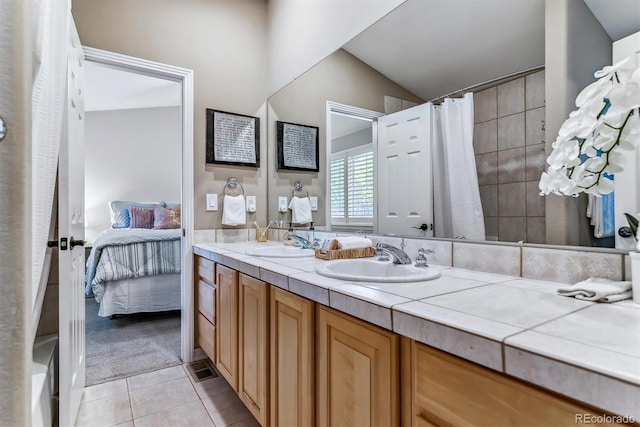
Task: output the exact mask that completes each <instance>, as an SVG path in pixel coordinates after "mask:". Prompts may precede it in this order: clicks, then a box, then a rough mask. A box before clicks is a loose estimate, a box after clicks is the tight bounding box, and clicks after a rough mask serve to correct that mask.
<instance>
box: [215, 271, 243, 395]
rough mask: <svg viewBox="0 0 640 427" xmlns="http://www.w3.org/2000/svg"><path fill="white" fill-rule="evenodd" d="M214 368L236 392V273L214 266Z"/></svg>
mask: <svg viewBox="0 0 640 427" xmlns="http://www.w3.org/2000/svg"><path fill="white" fill-rule="evenodd" d="M216 279H217V280H216V283H217V285H218V292H217V293H218V295H216V297H217V298H216V338H217V339H216V367H217V368H218V371H219V372H220V374H221V375H222V376H223V377H225V378H226V380H227V382H228V383H229V384H230V385H231V387H233V389H234V390H235V391H238V272H236V271H235V270H232V269H230V268H227V267H225V266H223V265H217V266H216Z"/></svg>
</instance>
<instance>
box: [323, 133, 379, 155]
mask: <svg viewBox="0 0 640 427" xmlns="http://www.w3.org/2000/svg"><path fill="white" fill-rule="evenodd" d="M371 132H372V130H371V126H369V128H367V129H362V130H361V131H358V132H354V133H351V134H349V135H345V136H342V137H340V138H335V139H332V140H331V152H332V153H337V152H339V151H344V150H348V149H350V148H355V147H359V146H361V145H365V144H371V138H372V133H371Z"/></svg>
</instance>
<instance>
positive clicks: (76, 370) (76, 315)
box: [58, 19, 85, 427]
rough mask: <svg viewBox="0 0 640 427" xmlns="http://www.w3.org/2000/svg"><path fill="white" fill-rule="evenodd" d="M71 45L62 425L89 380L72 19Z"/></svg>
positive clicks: (77, 53) (63, 151)
mask: <svg viewBox="0 0 640 427" xmlns="http://www.w3.org/2000/svg"><path fill="white" fill-rule="evenodd" d="M69 27H70V28H69V45H68V46H67V58H68V70H67V75H68V77H67V102H66V111H65V124H64V125H63V128H64V130H63V135H62V139H61V141H60V157H59V165H58V185H59V198H58V203H59V204H58V221H59V222H58V235H59V237H60V239H59V242H58V244H59V246H58V250H59V255H60V256H59V258H60V261H59V267H60V276H59V278H60V281H59V282H60V284H59V303H58V304H59V309H60V314H59V326H60V331H59V339H60V344H59V345H60V385H59V388H60V408H59V411H60V412H59V414H60V426H61V427H67V426H73V425H74V424H75V420H76V416H77V414H78V408H79V407H80V401H81V400H82V393H83V391H84V380H85V341H84V315H85V313H84V272H85V257H84V246H83V244H84V242H83V241H84V143H83V139H84V94H83V77H84V54H83V53H82V45H81V44H80V39H79V38H78V33H77V31H76V27H75V25H74V24H73V19H70V26H69Z"/></svg>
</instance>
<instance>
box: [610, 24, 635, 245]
mask: <svg viewBox="0 0 640 427" xmlns="http://www.w3.org/2000/svg"><path fill="white" fill-rule="evenodd" d="M628 56H630V57H631V60H630V61H629V62H627V64H626V65H625V68H632V69H633V68H637V67H638V66H640V32H638V33H635V34H632V35H630V36H628V37H625V38H623V39H621V40H618V41H617V42H615V43H613V63H614V64H615V63H617V62H619V61H621V60H623V59H624V58H626V57H628ZM623 168H624V171H623V172H619V173H616V174H615V179H614V183H615V212H616V218H615V230H616V231H615V236H616V248H618V249H632V248H633V246H634V243H635V241H634V239H633V238H631V237H629V238H626V239H625V238H622V237H620V236H619V235H618V229H619V228H620V227H624V226H626V225H628V224H627V220H626V218H625V216H624V213H625V212H628V213H630V214H633V215H636V214H638V213H640V190H639V189H638V186H639V185H640V147H638V146H637V144H636V150H635V151H634V152H625V164H624V165H623Z"/></svg>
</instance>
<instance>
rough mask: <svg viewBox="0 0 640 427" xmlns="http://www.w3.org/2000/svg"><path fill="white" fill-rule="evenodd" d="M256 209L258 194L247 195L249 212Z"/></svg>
mask: <svg viewBox="0 0 640 427" xmlns="http://www.w3.org/2000/svg"><path fill="white" fill-rule="evenodd" d="M255 211H256V196H247V212H249V213H253V212H255Z"/></svg>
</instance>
